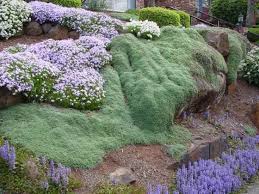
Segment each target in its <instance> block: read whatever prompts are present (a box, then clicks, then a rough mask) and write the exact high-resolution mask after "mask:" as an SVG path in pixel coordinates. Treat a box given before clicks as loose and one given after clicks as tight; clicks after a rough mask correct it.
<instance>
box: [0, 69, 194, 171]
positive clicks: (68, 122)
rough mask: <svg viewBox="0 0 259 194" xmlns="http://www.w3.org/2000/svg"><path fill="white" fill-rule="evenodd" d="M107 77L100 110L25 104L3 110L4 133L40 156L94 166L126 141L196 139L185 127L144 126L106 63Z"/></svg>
mask: <svg viewBox="0 0 259 194" xmlns="http://www.w3.org/2000/svg"><path fill="white" fill-rule="evenodd" d="M104 78H105V80H106V91H107V93H106V95H107V98H106V101H105V104H104V106H103V108H102V109H101V110H100V111H98V112H93V111H92V112H80V111H77V110H72V109H63V108H55V107H52V106H49V105H39V104H21V105H18V106H14V107H10V108H9V109H6V110H2V111H0V118H1V122H0V133H4V134H5V135H6V136H8V137H10V138H11V140H12V142H15V143H18V142H19V143H20V144H22V145H23V146H24V147H25V148H27V149H29V150H32V151H33V152H34V153H35V154H36V155H46V156H47V157H48V158H50V159H54V160H55V161H58V162H61V163H62V164H64V165H66V166H73V167H93V166H95V165H96V163H98V162H100V161H101V160H102V157H103V156H104V154H105V152H106V151H107V150H113V149H116V148H119V147H121V146H123V145H126V144H138V143H142V144H152V143H154V144H155V143H161V144H162V143H174V142H180V143H183V144H184V143H185V142H186V141H188V140H189V139H190V134H189V132H188V131H186V130H185V129H183V128H181V127H174V129H171V130H167V131H160V133H158V132H157V133H156V132H153V131H149V130H144V129H139V128H138V127H137V126H135V125H134V124H133V121H132V119H131V117H130V112H129V110H128V108H127V106H126V103H125V99H124V96H123V93H122V89H121V85H120V81H119V77H118V75H117V73H116V71H114V70H113V69H112V68H111V67H106V68H105V70H104Z"/></svg>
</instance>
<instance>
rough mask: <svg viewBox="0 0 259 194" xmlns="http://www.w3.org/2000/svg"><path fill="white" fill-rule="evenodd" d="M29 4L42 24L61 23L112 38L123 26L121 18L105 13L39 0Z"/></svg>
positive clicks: (83, 31)
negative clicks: (117, 18) (114, 17)
mask: <svg viewBox="0 0 259 194" xmlns="http://www.w3.org/2000/svg"><path fill="white" fill-rule="evenodd" d="M29 4H30V7H31V9H32V18H33V19H34V20H36V21H37V22H39V23H41V24H43V23H45V22H52V23H59V24H61V25H64V26H66V27H68V28H70V29H73V30H76V31H78V32H79V33H80V34H81V35H87V36H92V35H94V36H102V37H106V38H109V39H111V38H113V37H114V36H117V35H118V31H117V29H118V28H122V27H121V26H122V23H121V22H120V21H119V20H116V19H113V18H111V17H110V16H107V15H105V14H100V13H96V12H91V11H87V10H85V9H80V8H68V7H62V6H59V5H55V4H52V3H45V2H39V1H32V2H30V3H29Z"/></svg>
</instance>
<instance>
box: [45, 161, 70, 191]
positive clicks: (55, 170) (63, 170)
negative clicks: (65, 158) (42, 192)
mask: <svg viewBox="0 0 259 194" xmlns="http://www.w3.org/2000/svg"><path fill="white" fill-rule="evenodd" d="M70 173H71V169H70V168H67V167H65V166H63V165H62V164H60V163H59V164H58V165H57V166H56V165H55V163H54V162H53V161H52V160H51V161H50V164H49V172H48V177H49V178H50V180H51V182H53V183H54V184H56V185H59V186H60V187H63V188H66V187H67V186H68V183H69V175H70Z"/></svg>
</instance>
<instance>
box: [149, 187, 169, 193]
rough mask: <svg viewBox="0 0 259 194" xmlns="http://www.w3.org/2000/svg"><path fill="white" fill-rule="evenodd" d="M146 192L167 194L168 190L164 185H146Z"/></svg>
mask: <svg viewBox="0 0 259 194" xmlns="http://www.w3.org/2000/svg"><path fill="white" fill-rule="evenodd" d="M147 194H169V190H168V187H167V186H165V185H157V186H156V187H153V186H152V185H148V188H147Z"/></svg>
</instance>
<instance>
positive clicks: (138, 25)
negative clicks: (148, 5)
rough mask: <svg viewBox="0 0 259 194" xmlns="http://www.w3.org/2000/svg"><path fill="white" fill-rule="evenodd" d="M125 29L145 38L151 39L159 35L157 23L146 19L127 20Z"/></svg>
mask: <svg viewBox="0 0 259 194" xmlns="http://www.w3.org/2000/svg"><path fill="white" fill-rule="evenodd" d="M125 30H126V31H127V32H130V33H133V34H135V35H136V36H137V37H141V38H145V39H153V38H155V37H159V36H160V28H159V26H158V25H157V23H155V22H152V21H148V20H145V21H134V20H133V21H131V22H128V23H126V26H125Z"/></svg>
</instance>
